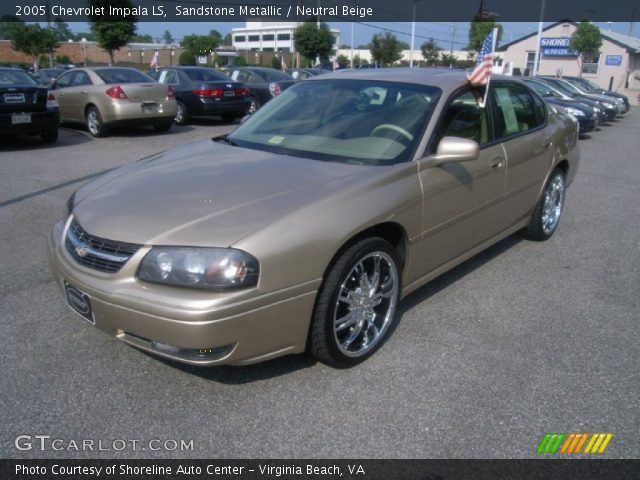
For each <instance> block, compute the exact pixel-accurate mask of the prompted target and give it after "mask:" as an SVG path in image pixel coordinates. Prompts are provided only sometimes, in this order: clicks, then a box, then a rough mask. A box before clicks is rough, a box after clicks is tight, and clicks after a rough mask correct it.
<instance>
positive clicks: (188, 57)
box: [178, 50, 196, 65]
mask: <svg viewBox="0 0 640 480" xmlns="http://www.w3.org/2000/svg"><path fill="white" fill-rule="evenodd" d="M178 63H179V64H180V65H195V64H196V56H195V55H194V54H193V53H191V52H190V51H188V50H185V51H184V52H182V53H181V54H180V58H179V59H178Z"/></svg>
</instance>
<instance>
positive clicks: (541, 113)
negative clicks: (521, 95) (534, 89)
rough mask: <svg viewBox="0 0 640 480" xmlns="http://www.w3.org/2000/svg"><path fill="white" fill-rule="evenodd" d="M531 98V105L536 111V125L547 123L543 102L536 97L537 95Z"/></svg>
mask: <svg viewBox="0 0 640 480" xmlns="http://www.w3.org/2000/svg"><path fill="white" fill-rule="evenodd" d="M531 98H533V104H534V106H535V109H536V117H537V118H538V125H542V124H543V123H544V122H546V121H547V108H546V106H545V104H544V101H543V100H542V99H541V98H540V97H538V96H537V95H531Z"/></svg>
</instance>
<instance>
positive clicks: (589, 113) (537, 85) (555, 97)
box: [522, 78, 598, 134]
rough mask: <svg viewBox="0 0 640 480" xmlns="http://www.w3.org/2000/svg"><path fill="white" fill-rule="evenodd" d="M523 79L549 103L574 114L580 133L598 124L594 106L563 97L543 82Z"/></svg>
mask: <svg viewBox="0 0 640 480" xmlns="http://www.w3.org/2000/svg"><path fill="white" fill-rule="evenodd" d="M522 81H523V82H524V83H525V84H527V86H528V87H529V88H531V89H532V90H533V91H534V92H536V93H537V94H538V95H540V96H541V97H542V98H543V99H544V100H545V101H546V102H547V103H548V104H550V105H556V106H559V107H562V109H563V111H564V112H565V113H568V114H570V115H573V116H574V117H575V118H576V120H578V125H579V127H580V129H579V133H581V134H583V133H587V132H590V131H592V130H594V129H595V128H596V127H597V126H598V113H597V112H596V110H594V107H593V106H589V105H587V104H586V103H582V102H581V101H579V100H575V99H572V98H563V97H562V96H561V95H560V94H558V93H556V92H554V91H553V90H552V89H551V88H550V87H549V86H548V85H546V84H544V83H542V82H538V81H536V80H532V79H530V78H522Z"/></svg>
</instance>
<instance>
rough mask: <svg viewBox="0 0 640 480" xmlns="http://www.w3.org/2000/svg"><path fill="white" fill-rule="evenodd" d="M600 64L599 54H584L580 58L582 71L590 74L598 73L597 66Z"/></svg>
mask: <svg viewBox="0 0 640 480" xmlns="http://www.w3.org/2000/svg"><path fill="white" fill-rule="evenodd" d="M599 65H600V54H599V53H596V54H595V55H584V57H583V59H582V73H587V74H590V75H597V74H598V66H599Z"/></svg>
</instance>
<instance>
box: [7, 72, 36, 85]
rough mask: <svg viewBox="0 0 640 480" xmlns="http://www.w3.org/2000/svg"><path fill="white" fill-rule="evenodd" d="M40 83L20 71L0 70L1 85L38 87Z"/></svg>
mask: <svg viewBox="0 0 640 480" xmlns="http://www.w3.org/2000/svg"><path fill="white" fill-rule="evenodd" d="M37 84H38V83H37V82H36V81H35V80H34V79H33V78H31V77H30V76H29V75H27V74H26V73H25V72H21V71H20V70H0V85H37Z"/></svg>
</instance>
